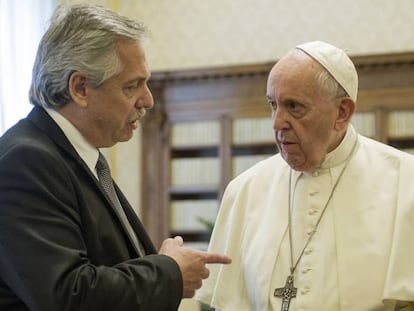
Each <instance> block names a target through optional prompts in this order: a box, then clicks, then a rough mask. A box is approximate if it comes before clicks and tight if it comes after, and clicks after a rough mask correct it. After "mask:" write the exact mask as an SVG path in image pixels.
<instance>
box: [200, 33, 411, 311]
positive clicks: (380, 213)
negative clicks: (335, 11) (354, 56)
mask: <svg viewBox="0 0 414 311" xmlns="http://www.w3.org/2000/svg"><path fill="white" fill-rule="evenodd" d="M357 90H358V75H357V72H356V70H355V67H354V65H353V63H352V61H351V60H350V59H349V57H348V56H347V55H346V54H345V52H344V51H342V50H341V49H338V48H336V47H334V46H332V45H330V44H327V43H324V42H320V41H316V42H307V43H304V44H301V45H298V46H297V47H296V48H295V49H293V50H292V51H291V52H289V53H288V54H287V55H286V56H285V57H283V58H282V59H281V60H280V61H279V62H277V63H276V65H275V66H274V67H273V68H272V70H271V72H270V74H269V77H268V82H267V98H268V102H269V104H270V106H271V108H272V116H273V129H274V133H275V140H276V144H277V147H278V149H279V151H280V152H279V154H276V155H274V156H272V157H270V158H269V159H267V160H264V161H261V162H259V163H258V164H256V165H255V166H253V167H252V168H250V169H248V170H247V171H245V172H244V173H242V174H241V175H240V176H238V177H236V178H235V179H234V180H233V181H231V182H230V183H229V185H228V187H227V189H226V191H225V194H224V197H223V200H222V204H221V208H220V211H219V214H218V218H217V221H216V224H215V227H214V231H213V234H212V238H211V241H210V246H209V251H212V252H218V253H225V254H227V255H229V256H231V257H232V259H233V263H232V264H231V265H228V266H211V267H209V268H210V278H209V279H208V280H205V281H204V283H203V287H202V288H201V289H200V290H199V291H198V293H197V296H196V297H197V299H199V300H200V301H203V302H205V303H207V304H209V305H211V306H213V307H214V308H216V309H217V310H222V311H249V310H255V311H266V310H282V311H287V310H289V311H299V310H311V311H321V310H327V311H335V310H341V311H385V310H387V311H388V310H414V303H413V301H414V242H413V241H414V188H413V178H414V157H413V156H412V155H409V154H408V153H404V152H402V151H399V150H397V149H394V148H392V147H390V146H387V145H385V144H382V143H379V142H377V141H374V140H372V139H369V138H366V137H363V136H361V135H359V134H358V133H357V132H356V131H355V129H354V128H353V127H352V125H351V124H350V120H351V117H352V115H353V113H354V111H355V107H356V98H357Z"/></svg>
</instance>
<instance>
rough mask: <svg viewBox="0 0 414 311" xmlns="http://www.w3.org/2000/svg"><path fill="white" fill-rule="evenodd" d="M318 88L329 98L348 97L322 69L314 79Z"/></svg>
mask: <svg viewBox="0 0 414 311" xmlns="http://www.w3.org/2000/svg"><path fill="white" fill-rule="evenodd" d="M316 79H317V81H318V83H319V85H320V87H321V88H322V89H324V90H325V91H326V93H327V94H328V96H329V97H331V98H338V97H343V96H349V95H348V94H347V93H346V91H345V89H344V88H343V87H342V86H341V85H340V84H339V83H338V82H337V81H336V80H335V79H334V77H333V76H332V75H331V74H330V73H329V72H328V71H327V70H326V69H325V68H323V69H322V70H321V71H320V72H319V74H318V75H317V77H316Z"/></svg>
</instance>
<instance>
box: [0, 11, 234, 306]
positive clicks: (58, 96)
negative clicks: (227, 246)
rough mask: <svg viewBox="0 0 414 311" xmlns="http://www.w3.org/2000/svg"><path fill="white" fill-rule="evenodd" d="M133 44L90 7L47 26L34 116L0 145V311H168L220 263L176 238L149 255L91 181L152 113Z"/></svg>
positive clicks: (133, 33)
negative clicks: (108, 151) (109, 152)
mask: <svg viewBox="0 0 414 311" xmlns="http://www.w3.org/2000/svg"><path fill="white" fill-rule="evenodd" d="M144 34H145V28H143V26H142V25H140V24H138V23H136V22H134V21H132V20H130V19H127V18H125V17H122V16H119V15H118V14H116V13H114V12H111V11H110V10H107V9H105V8H103V7H99V6H87V5H77V6H72V7H70V8H64V7H60V8H58V10H57V11H56V13H55V14H54V16H53V18H52V20H51V24H50V26H49V28H48V30H47V31H46V33H45V35H44V36H43V38H42V40H41V42H40V45H39V49H38V53H37V56H36V60H35V64H34V68H33V79H32V85H31V88H30V94H29V95H30V102H31V103H32V104H33V105H34V108H33V110H32V111H31V113H30V114H29V115H28V116H27V118H26V119H23V120H21V121H20V122H19V123H17V124H16V125H15V126H14V127H13V128H11V129H10V130H9V131H8V132H7V133H6V134H5V135H4V136H3V137H2V138H1V139H0V310H2V311H23V310H32V311H63V310H88V311H94V310H97V311H98V310H99V311H105V310H111V311H112V310H122V311H128V310H131V311H132V310H134V311H138V310H145V311H148V310H154V311H155V310H156V311H162V310H176V309H177V308H178V305H179V303H180V300H181V298H183V297H184V298H186V297H192V296H193V295H194V292H195V290H196V289H197V288H199V287H200V286H201V283H202V279H204V278H207V277H208V274H209V271H208V269H207V268H206V266H205V265H206V263H229V262H230V258H228V257H227V256H223V255H220V254H211V253H206V252H201V251H196V250H193V249H190V248H186V247H183V241H182V239H181V238H180V237H176V238H174V239H172V238H170V239H166V240H165V241H164V243H163V245H162V246H161V249H160V250H159V252H158V253H157V251H156V250H155V248H154V246H153V244H152V243H151V240H150V238H149V237H148V236H147V234H146V232H145V230H144V228H143V226H142V224H141V223H140V221H139V219H138V218H137V217H136V215H135V213H134V212H133V210H132V208H131V206H130V205H129V204H128V202H127V200H126V198H125V197H124V196H123V194H122V193H121V191H120V190H119V188H118V187H117V186H116V185H115V186H114V185H113V184H112V181H111V179H109V180H110V182H108V180H106V181H104V179H105V177H102V176H103V175H102V173H101V171H100V170H101V167H104V168H105V165H106V164H105V160H103V159H102V156H101V154H100V152H99V148H102V147H110V146H113V145H114V144H116V143H117V142H120V141H127V140H129V139H130V138H131V137H132V134H133V131H134V130H135V129H136V127H137V122H139V120H140V119H141V118H142V117H143V116H144V114H145V111H146V109H150V108H151V107H152V106H153V98H152V95H151V92H150V90H149V89H148V86H147V81H148V79H149V76H150V70H149V68H148V65H147V62H146V58H145V53H144V50H143V48H142V46H141V41H142V37H143V36H144ZM98 159H99V161H98ZM97 163H98V164H97ZM99 163H100V164H99ZM107 186H108V187H109V188H111V187H112V189H115V191H114V193H116V194H114V193H111V190H108V189H107Z"/></svg>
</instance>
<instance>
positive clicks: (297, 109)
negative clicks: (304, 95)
mask: <svg viewBox="0 0 414 311" xmlns="http://www.w3.org/2000/svg"><path fill="white" fill-rule="evenodd" d="M286 109H287V110H288V111H289V112H290V113H291V114H292V115H293V116H295V117H301V116H303V115H304V114H305V113H306V108H305V106H304V105H302V104H301V103H298V102H295V101H291V102H288V103H286Z"/></svg>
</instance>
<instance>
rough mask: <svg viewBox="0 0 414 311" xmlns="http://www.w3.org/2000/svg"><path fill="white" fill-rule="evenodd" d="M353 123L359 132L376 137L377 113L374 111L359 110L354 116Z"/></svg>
mask: <svg viewBox="0 0 414 311" xmlns="http://www.w3.org/2000/svg"><path fill="white" fill-rule="evenodd" d="M351 123H352V125H353V126H354V127H355V129H356V131H357V132H358V133H359V134H361V135H364V136H367V137H371V138H373V137H375V114H374V113H373V112H357V113H355V114H354V115H353V116H352V120H351Z"/></svg>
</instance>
